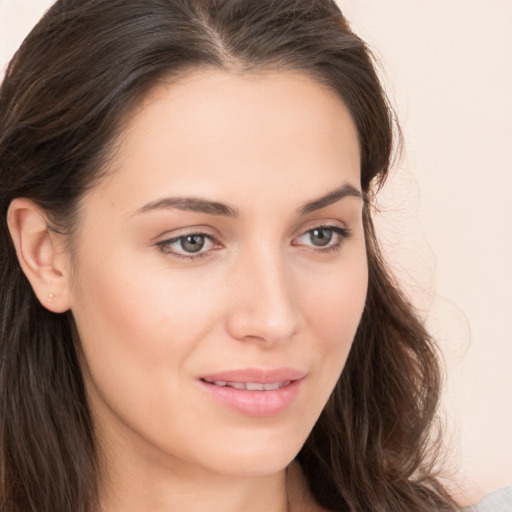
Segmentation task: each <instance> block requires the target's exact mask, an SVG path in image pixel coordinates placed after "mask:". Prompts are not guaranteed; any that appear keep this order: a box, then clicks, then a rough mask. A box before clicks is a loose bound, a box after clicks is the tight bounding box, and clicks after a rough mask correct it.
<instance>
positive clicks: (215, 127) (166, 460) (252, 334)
mask: <svg viewBox="0 0 512 512" xmlns="http://www.w3.org/2000/svg"><path fill="white" fill-rule="evenodd" d="M359 164H360V160H359V149H358V140H357V133H356V129H355V127H354V124H353V121H352V119H351V117H350V115H349V113H348V111H347V109H346V108H345V107H344V105H343V104H342V102H341V101H340V100H339V99H338V98H337V97H336V96H335V95H334V94H333V93H331V92H330V91H328V90H327V89H325V88H323V87H322V86H320V85H319V84H317V83H316V82H315V81H313V80H311V79H310V78H308V77H306V76H303V75H301V74H298V73H291V72H287V73H284V72H283V73H270V72H269V73H263V74H258V75H235V74H229V73H225V72H221V71H211V70H210V71H198V72H195V73H193V74H189V75H187V76H186V77H184V78H182V79H181V80H180V81H178V82H175V83H173V84H167V85H159V86H158V87H157V88H156V89H154V90H153V91H152V92H151V94H150V95H149V96H148V97H147V98H146V99H145V101H144V102H143V104H142V105H141V106H140V107H139V108H138V110H137V111H136V112H134V113H133V114H132V115H131V117H130V119H128V120H127V121H126V124H125V127H124V128H123V131H122V134H121V138H120V144H119V147H118V151H116V153H115V155H114V156H113V159H112V161H111V162H110V164H109V169H108V170H109V175H108V177H107V178H105V179H104V180H103V181H102V182H101V183H100V184H99V185H98V186H97V187H96V188H94V189H92V190H91V191H90V192H88V194H87V195H86V196H85V197H84V199H83V204H82V215H81V218H80V220H79V230H78V235H77V236H78V239H77V250H76V251H75V253H74V254H75V256H74V261H73V273H72V275H73V282H72V283H71V288H72V304H71V310H72V313H73V316H74V318H75V320H76V323H77V328H78V332H79V336H80V340H81V346H82V350H83V354H82V359H83V361H82V366H83V373H84V378H85V382H86V387H87V391H88V394H89V398H90V402H91V407H92V410H93V414H94V417H95V421H96V422H97V425H98V432H100V433H101V435H100V437H101V438H102V439H103V442H104V443H105V444H104V449H105V450H106V451H107V452H108V451H109V450H110V451H115V450H117V449H119V447H122V448H121V450H124V451H125V452H131V453H132V454H135V455H133V456H134V457H136V458H138V459H145V460H146V462H147V461H151V464H161V465H164V466H168V467H177V466H179V465H181V466H183V467H185V466H186V467H188V468H189V469H190V468H201V469H202V470H207V471H210V472H216V473H221V474H237V475H240V474H245V475H262V474H268V473H271V472H274V471H278V470H280V469H282V468H284V467H285V466H286V465H287V464H288V463H289V462H290V461H291V460H292V459H293V458H294V457H295V455H296V454H297V452H298V451H299V449H300V448H301V446H302V444H303V443H304V441H305V440H306V438H307V436H308V434H309V432H310V431H311V429H312V427H313V425H314V423H315V421H316V420H317V418H318V416H319V415H320V413H321V411H322V409H323V407H324V405H325V403H326V401H327V399H328V397H329V395H330V393H331V391H332V390H333V387H334V386H335V384H336V381H337V380H338V378H339V376H340V373H341V371H342V369H343V366H344V364H345V360H346V358H347V355H348V352H349V350H350V346H351V343H352V340H353V338H354V334H355V332H356V328H357V326H358V323H359V320H360V317H361V314H362V311H363V307H364V302H365V296H366V288H367V263H366V253H365V241H364V233H363V226H362V206H363V201H362V199H361V196H360V185H359V180H360V175H359ZM112 440H114V442H112ZM114 445H115V446H116V447H117V448H112V447H113V446H114Z"/></svg>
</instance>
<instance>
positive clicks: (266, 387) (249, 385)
mask: <svg viewBox="0 0 512 512" xmlns="http://www.w3.org/2000/svg"><path fill="white" fill-rule="evenodd" d="M205 382H208V383H209V384H214V385H215V386H220V387H229V388H235V389H242V390H246V391H275V390H276V389H281V388H284V387H285V386H288V385H290V384H291V382H292V381H291V380H286V381H281V382H272V383H261V382H233V381H232V382H226V381H224V380H216V381H213V382H211V381H208V380H205Z"/></svg>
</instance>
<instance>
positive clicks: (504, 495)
mask: <svg viewBox="0 0 512 512" xmlns="http://www.w3.org/2000/svg"><path fill="white" fill-rule="evenodd" d="M461 512H512V487H511V486H508V487H504V488H503V489H500V490H499V491H495V492H493V493H491V494H488V495H487V496H485V498H483V499H482V501H480V502H479V503H478V504H477V505H473V506H471V507H465V508H463V509H462V510H461Z"/></svg>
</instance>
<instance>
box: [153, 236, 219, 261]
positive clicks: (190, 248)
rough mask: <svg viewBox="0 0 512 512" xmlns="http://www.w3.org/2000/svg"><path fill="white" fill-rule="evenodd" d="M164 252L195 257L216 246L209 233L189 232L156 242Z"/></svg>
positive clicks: (183, 256)
mask: <svg viewBox="0 0 512 512" xmlns="http://www.w3.org/2000/svg"><path fill="white" fill-rule="evenodd" d="M156 245H157V246H158V247H159V248H160V250H161V251H162V252H164V253H168V254H172V255H174V256H177V257H181V258H189V259H192V258H196V257H200V256H204V255H206V254H207V253H208V252H209V251H211V250H212V249H215V248H216V247H218V244H216V241H215V240H214V238H213V237H212V236H211V235H207V234H206V233H189V234H186V235H181V236H177V237H175V238H171V239H169V240H163V241H161V242H158V243H157V244H156Z"/></svg>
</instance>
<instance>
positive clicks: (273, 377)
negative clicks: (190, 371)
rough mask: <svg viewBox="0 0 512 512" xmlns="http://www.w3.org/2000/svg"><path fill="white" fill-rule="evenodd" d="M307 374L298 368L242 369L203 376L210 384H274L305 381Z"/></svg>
mask: <svg viewBox="0 0 512 512" xmlns="http://www.w3.org/2000/svg"><path fill="white" fill-rule="evenodd" d="M305 376H306V372H304V371H302V370H298V369H296V368H273V369H263V368H241V369H238V370H226V371H221V372H218V373H212V374H209V375H201V379H202V380H206V381H208V382H215V381H224V382H257V383H261V384H272V383H274V382H287V381H294V380H299V379H303V378H304V377H305Z"/></svg>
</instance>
